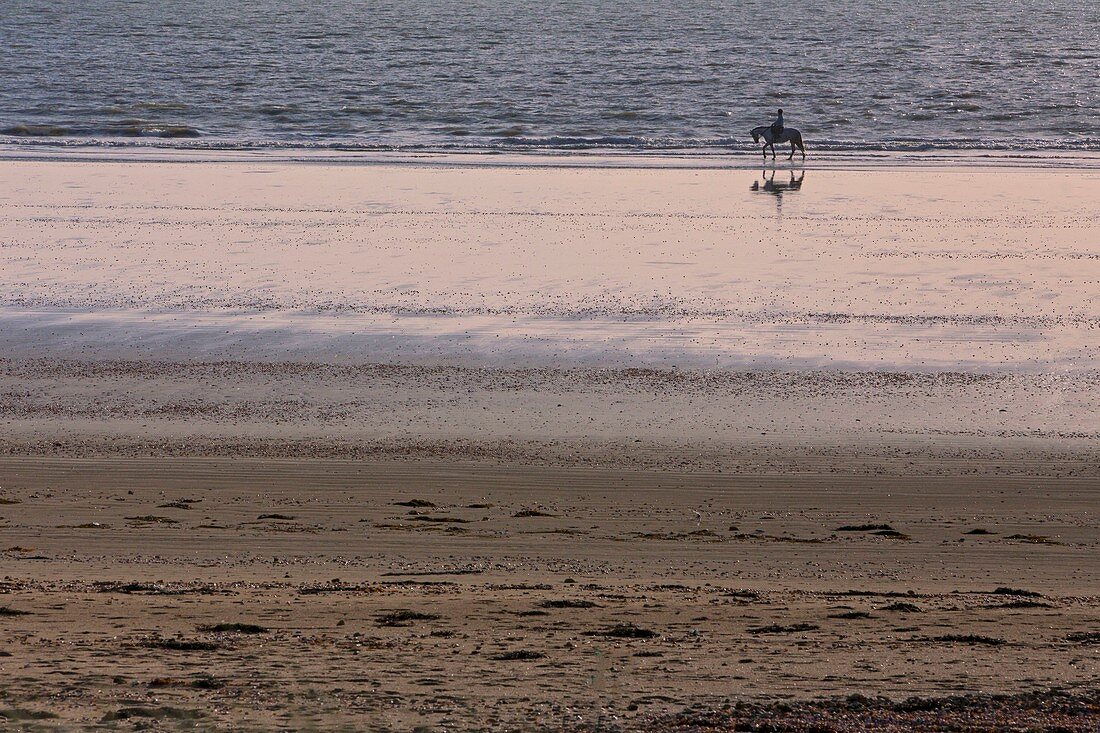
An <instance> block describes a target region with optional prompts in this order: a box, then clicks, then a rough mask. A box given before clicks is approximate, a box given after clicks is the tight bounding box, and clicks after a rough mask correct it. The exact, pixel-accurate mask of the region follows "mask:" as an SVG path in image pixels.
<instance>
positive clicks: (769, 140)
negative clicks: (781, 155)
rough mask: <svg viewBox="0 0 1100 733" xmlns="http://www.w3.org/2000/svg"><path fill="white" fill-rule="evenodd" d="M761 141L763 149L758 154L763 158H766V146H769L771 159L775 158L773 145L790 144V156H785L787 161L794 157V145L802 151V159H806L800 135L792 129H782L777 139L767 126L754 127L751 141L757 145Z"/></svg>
mask: <svg viewBox="0 0 1100 733" xmlns="http://www.w3.org/2000/svg"><path fill="white" fill-rule="evenodd" d="M761 140H763V141H764V147H762V148H761V149H760V152H761V153H762V154H763V156H764V157H765V158H767V157H768V146H769V145H771V147H772V157H773V158H774V157H775V144H776V143H780V144H782V143H790V144H791V154H790V155H788V156H787V160H790V159H792V158H793V157H794V147H795V145H797V146H798V149H799V150H801V151H802V158H803V159H805V158H806V146H805V145H803V144H802V133H801V132H799V131H798V130H796V129H794V128H793V127H784V128H783V132H781V133H779V136H778V137H776V136H775V133H773V132H772V128H771V127H769V126H768V125H761V126H760V127H754V128H753V129H752V141H753V142H754V143H759V142H760V141H761Z"/></svg>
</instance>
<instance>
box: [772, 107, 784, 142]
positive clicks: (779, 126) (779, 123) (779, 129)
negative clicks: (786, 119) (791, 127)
mask: <svg viewBox="0 0 1100 733" xmlns="http://www.w3.org/2000/svg"><path fill="white" fill-rule="evenodd" d="M782 134H783V110H779V116H778V117H776V118H775V122H773V123H772V139H774V140H778V139H779V136H780V135H782Z"/></svg>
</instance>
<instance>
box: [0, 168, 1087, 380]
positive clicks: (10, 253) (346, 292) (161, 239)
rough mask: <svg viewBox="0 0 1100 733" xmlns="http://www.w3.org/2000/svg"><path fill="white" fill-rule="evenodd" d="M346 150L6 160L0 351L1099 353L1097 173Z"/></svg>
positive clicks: (737, 358) (718, 363) (635, 357)
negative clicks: (794, 169) (765, 167)
mask: <svg viewBox="0 0 1100 733" xmlns="http://www.w3.org/2000/svg"><path fill="white" fill-rule="evenodd" d="M351 160H352V161H353V164H350V165H348V164H342V165H340V164H333V163H331V162H330V163H311V164H306V163H295V162H288V161H280V160H278V159H266V158H264V157H263V156H258V160H257V162H255V163H252V164H249V163H246V162H240V161H238V162H225V163H216V162H209V161H207V162H195V163H179V162H165V161H160V162H141V161H140V159H139V160H138V161H129V162H127V161H125V160H122V161H114V162H105V161H88V162H73V161H69V162H40V161H23V160H8V161H6V162H5V163H4V165H3V166H2V167H0V175H2V176H3V181H4V184H5V187H6V190H8V191H9V195H8V200H7V201H6V202H5V205H4V207H3V211H2V216H0V237H2V238H3V240H4V241H6V242H7V245H6V246H5V247H4V248H3V250H2V251H0V265H2V267H3V270H4V273H5V277H4V279H5V284H6V285H7V287H6V289H5V292H4V294H3V296H2V304H3V305H4V306H5V308H4V312H3V315H2V317H3V318H4V319H5V322H6V325H5V327H4V328H3V330H2V332H0V338H2V339H3V341H2V342H0V344H2V345H3V346H4V347H5V350H6V351H8V352H9V354H11V355H13V356H18V355H26V354H27V352H29V351H31V350H32V348H33V350H34V351H35V352H36V355H39V356H42V355H55V356H76V355H80V354H84V355H88V356H92V357H95V358H143V359H148V358H169V359H177V358H182V357H181V355H182V354H190V355H193V356H194V357H195V358H200V359H205V360H211V359H222V358H239V357H240V356H241V355H242V354H243V355H245V356H246V357H247V356H248V355H249V354H251V355H254V356H255V358H258V359H264V360H271V359H280V358H281V359H289V360H311V361H321V362H328V361H334V360H335V361H349V360H350V361H356V362H363V361H373V362H377V361H391V360H396V361H402V362H416V363H421V364H440V363H446V364H456V363H461V364H464V365H469V366H494V367H495V366H530V365H542V364H549V365H553V366H608V367H611V366H641V367H648V366H656V367H662V368H669V367H673V366H676V367H680V368H731V369H744V368H754V369H755V368H792V369H810V368H826V369H828V368H838V369H856V370H867V369H876V370H886V371H899V370H901V371H958V370H965V371H1004V370H1023V371H1061V370H1079V369H1089V368H1093V367H1094V364H1095V357H1096V354H1095V348H1096V347H1095V339H1094V338H1092V337H1091V335H1092V334H1093V333H1094V332H1095V329H1096V328H1097V327H1098V325H1100V311H1097V306H1096V301H1095V298H1094V297H1093V294H1094V291H1095V283H1096V281H1097V280H1098V279H1100V259H1098V258H1100V255H1098V254H1097V253H1096V252H1095V249H1094V241H1095V237H1096V234H1097V231H1098V227H1100V220H1098V217H1097V214H1096V212H1095V211H1093V210H1091V209H1090V208H1089V207H1088V206H1086V205H1083V202H1086V201H1094V200H1096V199H1097V198H1098V197H1100V174H1097V173H1096V172H1095V171H1093V170H1091V169H1089V168H1082V169H1073V170H1066V171H1063V170H1057V169H1049V168H1038V169H1036V168H1020V169H1014V168H1009V167H1007V166H1002V167H996V166H993V167H982V166H978V165H976V164H972V165H965V164H964V165H958V166H955V167H946V168H945V167H938V168H936V167H933V168H928V167H923V166H916V165H914V164H908V166H907V165H906V164H898V165H894V166H888V165H887V166H881V165H880V166H877V167H875V166H872V167H869V168H866V169H861V168H860V167H859V166H858V165H854V164H853V165H851V166H850V167H840V168H830V169H825V170H811V171H807V172H803V173H802V176H803V177H802V179H799V180H801V183H800V184H799V187H798V188H797V190H792V189H791V188H790V187H789V184H785V185H779V184H774V183H770V180H771V179H770V177H771V173H767V172H765V173H764V174H761V173H760V172H758V171H754V170H740V169H733V170H730V169H724V170H716V169H714V168H713V167H710V168H708V167H703V166H702V163H701V164H700V167H699V168H696V169H690V168H687V169H685V168H682V167H679V168H673V167H669V166H663V165H662V164H661V162H660V161H649V162H646V160H645V159H643V162H641V163H639V164H637V165H636V167H616V168H590V167H584V166H583V165H578V166H577V167H569V165H568V163H566V164H565V165H563V164H562V161H560V160H556V159H540V158H537V157H532V158H529V159H526V160H525V161H524V162H525V163H526V165H525V166H524V167H518V166H506V165H500V166H496V167H492V166H488V167H486V166H484V165H483V161H480V160H478V159H477V158H476V157H475V158H474V159H473V161H472V162H470V159H463V158H461V157H459V158H457V159H456V158H446V157H440V158H437V159H434V160H432V159H429V160H428V161H426V162H423V163H420V164H415V163H414V164H402V165H393V164H387V163H385V162H384V161H385V159H382V162H377V161H376V162H375V163H372V164H366V165H357V164H354V159H351ZM677 163H678V164H679V165H683V164H684V161H682V160H679V161H677ZM775 175H776V176H777V177H778V179H779V180H780V183H781V184H782V179H783V178H784V176H786V175H787V174H786V173H785V172H784V171H779V172H778V173H776V174H775ZM762 180H763V181H764V184H765V185H764V187H761V186H760V183H761V181H762ZM754 185H755V186H756V190H753V186H754Z"/></svg>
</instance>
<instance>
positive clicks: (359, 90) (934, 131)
mask: <svg viewBox="0 0 1100 733" xmlns="http://www.w3.org/2000/svg"><path fill="white" fill-rule="evenodd" d="M812 5H813V6H812V7H810V8H801V9H797V10H793V9H792V5H791V4H786V3H768V2H744V3H723V2H718V1H717V0H686V1H685V2H680V3H665V2H658V1H657V0H647V1H643V2H635V3H628V4H621V3H610V2H578V1H576V0H549V1H548V2H538V3H533V2H507V3H506V2H500V1H499V0H410V1H409V2H402V3H382V2H350V1H349V0H258V1H257V0H250V1H249V2H244V0H219V1H218V2H213V0H188V1H186V2H178V3H144V2H121V1H114V0H88V1H86V2H81V3H56V2H45V1H44V0H8V1H7V2H5V3H4V5H3V9H2V12H0V68H3V70H4V82H3V84H0V130H2V131H3V134H2V135H0V141H2V142H8V143H12V142H18V143H23V144H26V143H29V142H38V143H50V144H58V143H60V144H71V143H85V142H88V141H90V140H95V141H98V142H100V143H107V144H122V145H132V144H166V145H173V146H199V147H202V146H241V147H247V146H352V147H363V148H374V147H382V148H385V147H394V146H404V147H410V146H411V147H415V146H431V147H456V148H465V147H473V148H485V147H489V148H494V147H497V148H506V149H515V148H520V149H529V148H535V149H539V148H545V147H590V146H599V147H625V148H666V147H688V148H708V147H716V146H733V147H744V148H747V147H748V146H749V144H750V143H749V140H748V136H747V130H748V129H749V128H751V127H753V126H755V125H758V124H766V123H768V122H770V121H771V115H772V114H773V113H774V110H775V108H776V107H778V106H782V107H784V108H785V109H786V110H787V113H788V115H787V116H788V120H787V121H788V125H789V126H792V127H796V128H799V129H801V130H802V131H803V133H804V134H805V136H806V138H807V141H808V143H809V144H810V145H811V147H813V148H818V149H822V148H838V149H848V148H865V147H872V148H885V149H929V148H1007V149H1020V148H1059V147H1068V148H1074V149H1080V148H1089V149H1100V131H1098V128H1097V125H1096V120H1095V115H1096V112H1097V107H1098V106H1100V76H1098V75H1097V71H1096V70H1097V67H1098V65H1100V51H1097V48H1098V47H1100V9H1098V7H1097V6H1096V5H1093V4H1088V3H1079V2H1075V1H1073V0H1047V1H1043V2H1039V1H1038V0H1024V1H1021V2H1012V3H998V2H971V3H966V4H965V5H964V6H960V4H958V3H954V2H946V1H944V0H935V1H932V2H922V3H895V2H885V1H884V2H855V1H853V0H824V1H823V2H819V3H814V4H812Z"/></svg>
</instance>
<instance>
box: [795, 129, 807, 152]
mask: <svg viewBox="0 0 1100 733" xmlns="http://www.w3.org/2000/svg"><path fill="white" fill-rule="evenodd" d="M794 144H795V145H797V146H798V149H799V150H801V151H802V154H803V155H805V154H806V144H805V143H804V142H802V133H801V132H799V133H797V134H795V136H794Z"/></svg>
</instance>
